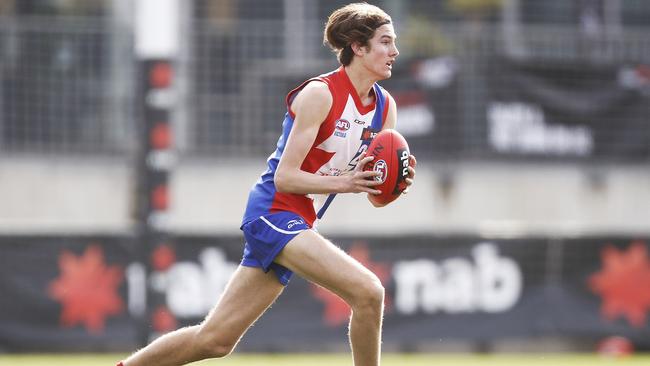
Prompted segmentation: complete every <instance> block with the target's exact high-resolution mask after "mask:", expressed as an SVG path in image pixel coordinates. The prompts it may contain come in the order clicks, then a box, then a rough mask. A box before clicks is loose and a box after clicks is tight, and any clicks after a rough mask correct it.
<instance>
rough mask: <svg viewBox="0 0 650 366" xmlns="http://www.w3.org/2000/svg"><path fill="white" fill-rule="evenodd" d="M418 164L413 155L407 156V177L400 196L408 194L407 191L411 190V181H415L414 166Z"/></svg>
mask: <svg viewBox="0 0 650 366" xmlns="http://www.w3.org/2000/svg"><path fill="white" fill-rule="evenodd" d="M417 164H418V161H417V160H416V159H415V155H411V156H409V167H408V171H409V176H408V178H406V179H405V181H406V189H405V190H403V191H402V194H407V193H409V189H410V188H411V185H413V180H414V179H415V166H416V165H417Z"/></svg>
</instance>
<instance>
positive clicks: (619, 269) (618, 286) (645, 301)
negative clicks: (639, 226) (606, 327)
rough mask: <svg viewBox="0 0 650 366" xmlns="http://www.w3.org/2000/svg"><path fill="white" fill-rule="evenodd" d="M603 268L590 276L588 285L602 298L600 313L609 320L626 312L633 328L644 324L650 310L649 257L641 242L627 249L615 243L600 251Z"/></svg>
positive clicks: (624, 314) (634, 243) (645, 247)
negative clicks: (618, 246) (619, 247)
mask: <svg viewBox="0 0 650 366" xmlns="http://www.w3.org/2000/svg"><path fill="white" fill-rule="evenodd" d="M601 258H602V264H603V268H602V269H601V270H600V272H597V273H595V274H593V275H591V276H590V277H589V287H590V288H591V290H592V291H593V292H595V293H596V294H598V295H600V296H601V297H602V299H603V303H602V306H601V314H602V315H603V316H604V317H605V318H607V319H608V320H613V319H615V318H616V317H617V316H620V315H623V316H625V317H626V318H627V321H628V322H629V323H630V324H631V325H632V326H634V327H638V328H640V327H643V326H644V324H645V322H646V316H647V314H646V313H647V312H648V311H650V258H648V248H647V246H646V244H645V243H643V242H641V241H636V242H633V243H632V244H631V245H630V246H629V247H628V248H627V250H621V251H619V250H618V249H617V248H615V247H614V246H612V245H608V246H606V247H605V248H604V249H603V250H602V251H601Z"/></svg>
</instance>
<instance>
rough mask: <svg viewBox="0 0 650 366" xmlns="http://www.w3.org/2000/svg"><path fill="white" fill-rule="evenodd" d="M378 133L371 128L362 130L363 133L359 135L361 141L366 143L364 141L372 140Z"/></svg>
mask: <svg viewBox="0 0 650 366" xmlns="http://www.w3.org/2000/svg"><path fill="white" fill-rule="evenodd" d="M378 133H379V131H378V130H375V129H374V128H371V127H366V128H364V129H363V132H362V133H361V140H363V141H366V140H372V139H374V138H375V136H377V134H378Z"/></svg>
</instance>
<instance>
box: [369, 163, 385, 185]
mask: <svg viewBox="0 0 650 366" xmlns="http://www.w3.org/2000/svg"><path fill="white" fill-rule="evenodd" d="M372 170H374V171H376V172H379V173H381V175H380V176H377V177H375V180H376V181H378V182H381V183H384V181H386V177H388V166H387V164H386V162H385V161H384V160H379V161H377V162H375V165H374V166H373V168H372Z"/></svg>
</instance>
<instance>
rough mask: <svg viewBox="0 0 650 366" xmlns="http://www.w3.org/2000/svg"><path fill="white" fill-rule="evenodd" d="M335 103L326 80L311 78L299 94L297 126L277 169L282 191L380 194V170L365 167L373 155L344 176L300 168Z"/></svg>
mask: <svg viewBox="0 0 650 366" xmlns="http://www.w3.org/2000/svg"><path fill="white" fill-rule="evenodd" d="M331 107H332V95H331V93H330V91H329V88H328V87H327V85H326V84H324V83H322V82H311V83H309V84H307V85H306V86H305V87H304V88H303V89H302V90H301V91H300V92H299V93H298V95H297V96H296V98H295V99H294V101H293V103H292V104H291V109H292V111H293V112H294V114H295V119H294V122H293V127H292V128H291V132H290V133H289V137H288V138H287V144H286V146H285V149H284V153H283V154H282V157H281V158H280V163H279V164H278V169H277V170H276V172H275V179H274V180H275V187H276V189H277V190H278V192H284V193H296V194H309V193H346V192H367V193H372V194H378V193H379V191H378V190H376V189H374V188H373V186H375V185H377V184H378V182H375V181H374V180H372V179H368V178H372V177H375V176H376V175H377V174H378V173H375V172H363V171H362V170H361V168H362V167H363V166H364V165H365V164H366V163H367V162H369V161H372V158H371V157H366V158H364V159H362V160H361V163H360V164H358V166H357V168H356V169H355V170H354V172H353V173H352V174H346V175H341V176H320V175H316V174H312V173H308V172H305V171H303V170H301V169H300V167H301V166H302V163H303V161H304V160H305V157H306V156H307V153H308V152H309V150H310V149H311V147H312V145H313V144H314V141H315V140H316V135H317V134H318V130H319V128H320V125H321V124H322V123H323V121H325V119H326V118H327V115H328V114H329V111H330V109H331Z"/></svg>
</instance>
